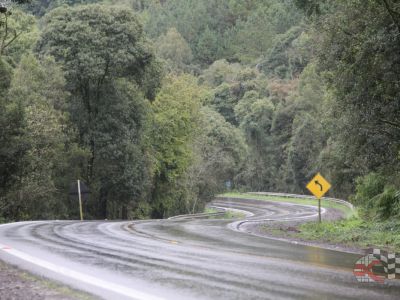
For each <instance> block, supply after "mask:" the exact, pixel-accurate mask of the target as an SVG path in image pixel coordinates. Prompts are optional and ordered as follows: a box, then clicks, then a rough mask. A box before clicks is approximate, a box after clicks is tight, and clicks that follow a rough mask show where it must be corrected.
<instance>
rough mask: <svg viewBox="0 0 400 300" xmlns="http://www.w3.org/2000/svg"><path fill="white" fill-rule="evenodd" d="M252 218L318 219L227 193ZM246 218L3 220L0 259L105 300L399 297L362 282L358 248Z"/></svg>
mask: <svg viewBox="0 0 400 300" xmlns="http://www.w3.org/2000/svg"><path fill="white" fill-rule="evenodd" d="M213 205H214V206H216V207H219V208H220V209H223V208H231V209H235V210H237V211H241V212H243V213H245V215H246V217H245V222H246V221H247V222H255V221H260V220H281V219H285V220H292V219H294V220H297V219H303V218H315V215H316V213H317V209H316V207H311V206H302V205H294V204H288V203H277V202H265V201H257V200H240V199H225V200H224V199H220V200H216V201H215V203H213ZM243 222H244V221H243V220H241V221H234V220H223V219H209V218H204V216H203V215H199V216H197V217H188V216H182V217H177V218H172V219H169V220H151V221H135V222H132V221H131V222H76V221H46V222H22V223H14V224H6V225H1V226H0V259H2V260H4V261H6V262H10V263H12V264H15V265H18V266H19V267H21V268H24V269H26V270H28V271H31V272H34V273H36V274H39V275H43V276H45V277H48V278H51V279H54V280H57V281H61V282H63V283H65V284H68V285H70V286H72V287H75V288H78V289H82V290H85V291H87V292H89V293H92V294H94V295H97V296H99V297H101V298H104V299H118V300H119V299H149V300H151V299H176V300H180V299H182V300H183V299H185V300H187V299H230V300H231V299H400V284H399V283H398V281H388V282H387V283H386V284H384V285H380V284H366V283H358V282H357V281H356V279H355V278H354V276H353V274H352V269H353V265H354V263H355V261H356V260H357V259H358V258H359V257H360V255H357V254H351V253H343V252H338V251H333V250H324V249H319V248H315V247H310V246H302V245H296V244H291V243H286V242H282V241H277V240H271V239H267V238H263V237H258V236H254V235H251V234H247V233H245V232H242V230H241V225H242V224H243Z"/></svg>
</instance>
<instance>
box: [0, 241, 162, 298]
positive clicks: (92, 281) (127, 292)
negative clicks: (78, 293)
mask: <svg viewBox="0 0 400 300" xmlns="http://www.w3.org/2000/svg"><path fill="white" fill-rule="evenodd" d="M0 249H1V250H3V251H4V252H6V253H8V254H10V255H13V256H15V257H18V258H20V259H22V260H25V261H27V262H30V263H32V264H35V265H37V266H39V267H41V268H44V269H47V270H50V271H52V272H55V273H57V274H61V275H63V276H66V277H69V278H72V279H75V280H78V281H80V282H84V283H87V284H89V285H91V286H96V287H99V288H102V289H105V290H108V291H111V292H113V293H116V294H120V295H123V296H125V297H128V298H130V299H135V300H164V298H160V297H157V296H153V295H150V294H147V293H143V292H140V291H137V290H134V289H130V288H127V287H125V286H122V285H118V284H115V283H111V282H108V281H105V280H101V279H98V278H96V277H93V276H90V275H86V274H83V273H79V272H76V271H73V270H70V269H68V268H64V267H61V266H57V265H55V264H52V263H50V262H47V261H44V260H42V259H40V258H36V257H33V256H31V255H29V254H26V253H23V252H21V251H19V250H16V249H13V248H11V247H9V246H6V245H2V244H0Z"/></svg>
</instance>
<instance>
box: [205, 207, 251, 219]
mask: <svg viewBox="0 0 400 300" xmlns="http://www.w3.org/2000/svg"><path fill="white" fill-rule="evenodd" d="M204 212H205V213H207V214H212V213H216V212H219V210H217V209H215V208H212V207H206V208H205V209H204ZM244 217H245V214H243V213H240V212H236V211H232V210H227V211H226V212H225V213H224V214H223V215H220V216H210V218H211V219H243V218H244Z"/></svg>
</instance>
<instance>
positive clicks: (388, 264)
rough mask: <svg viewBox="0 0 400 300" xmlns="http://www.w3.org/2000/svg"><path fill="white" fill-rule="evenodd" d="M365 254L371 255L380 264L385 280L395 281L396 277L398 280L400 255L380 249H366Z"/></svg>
mask: <svg viewBox="0 0 400 300" xmlns="http://www.w3.org/2000/svg"><path fill="white" fill-rule="evenodd" d="M367 253H368V254H372V255H373V256H374V257H375V258H376V259H378V260H379V261H380V262H381V263H382V266H383V269H384V270H385V273H386V277H387V279H396V275H397V277H398V278H400V254H396V253H390V252H388V251H384V250H380V249H368V252H367Z"/></svg>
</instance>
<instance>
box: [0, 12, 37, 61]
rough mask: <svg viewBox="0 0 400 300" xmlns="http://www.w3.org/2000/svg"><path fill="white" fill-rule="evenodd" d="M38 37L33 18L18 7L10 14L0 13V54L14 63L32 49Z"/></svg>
mask: <svg viewBox="0 0 400 300" xmlns="http://www.w3.org/2000/svg"><path fill="white" fill-rule="evenodd" d="M37 37H38V30H37V26H36V21H35V18H34V17H33V16H31V15H28V14H25V13H23V12H22V11H20V10H19V9H13V10H12V14H10V15H8V14H0V56H1V57H3V59H4V58H5V59H6V60H7V61H8V62H9V63H10V64H13V65H15V64H16V63H18V62H19V59H20V58H21V56H22V55H23V54H24V53H25V52H27V51H29V50H31V49H32V47H33V45H34V43H35V42H36V40H37Z"/></svg>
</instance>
